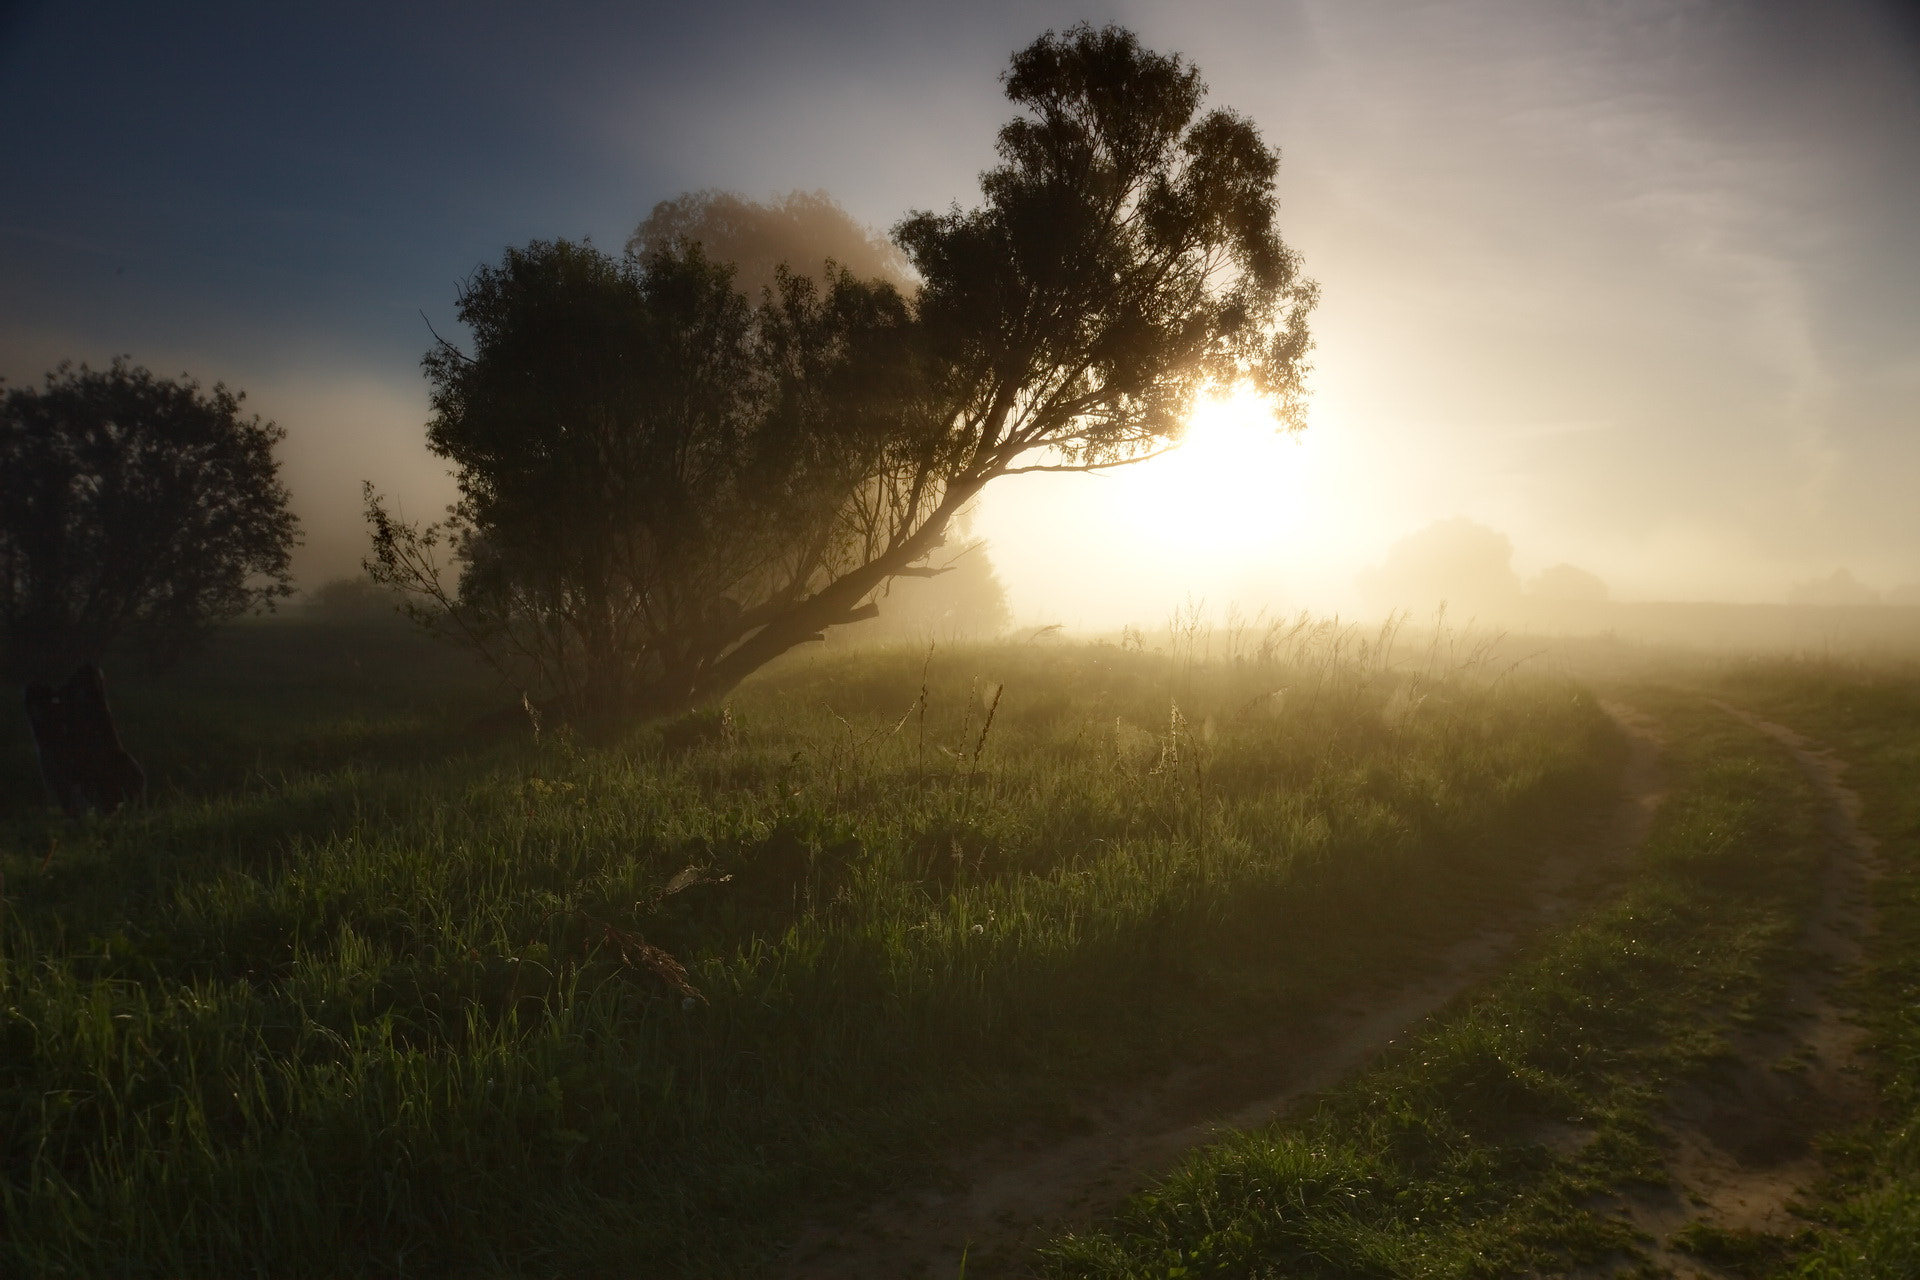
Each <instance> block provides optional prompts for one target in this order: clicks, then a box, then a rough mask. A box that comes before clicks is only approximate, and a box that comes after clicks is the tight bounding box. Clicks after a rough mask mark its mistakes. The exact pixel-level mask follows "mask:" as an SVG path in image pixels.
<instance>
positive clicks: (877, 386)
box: [369, 26, 1314, 718]
mask: <svg viewBox="0 0 1920 1280" xmlns="http://www.w3.org/2000/svg"><path fill="white" fill-rule="evenodd" d="M1004 85H1005V89H1006V93H1007V96H1008V98H1009V99H1010V100H1011V101H1012V102H1013V103H1014V105H1015V106H1016V107H1017V108H1018V109H1019V114H1018V115H1017V116H1016V117H1015V118H1014V119H1013V120H1012V121H1011V122H1009V123H1008V124H1007V125H1006V126H1005V127H1004V128H1003V129H1002V130H1001V132H1000V137H999V144H998V152H999V157H1000V163H999V164H998V165H997V166H996V167H995V168H993V169H991V170H989V171H988V172H987V173H986V174H984V175H983V176H982V179H981V189H982V200H981V203H980V204H979V205H978V206H977V207H975V208H972V209H966V210H963V209H960V208H957V207H956V208H953V209H951V210H949V211H948V212H946V213H931V212H922V213H915V214H912V215H910V216H909V217H907V218H906V219H905V220H903V221H902V222H901V223H900V224H899V225H898V226H897V227H896V228H895V229H894V233H893V234H894V240H895V242H896V243H897V245H898V246H899V247H900V249H901V251H902V252H903V253H904V254H905V256H906V258H907V260H908V262H909V263H910V264H911V267H912V269H913V271H914V273H916V274H917V276H918V288H917V289H914V290H912V291H911V292H907V291H903V290H902V289H901V288H900V287H898V286H897V285H896V284H895V283H893V282H890V281H888V280H885V279H862V278H860V277H859V276H857V275H856V274H855V273H854V272H852V271H850V270H847V269H846V268H845V267H844V266H829V267H826V268H825V269H823V271H822V272H821V274H820V275H818V276H815V275H812V274H807V275H798V274H795V273H794V271H793V270H789V269H786V268H781V269H779V270H777V271H776V272H775V274H774V277H773V283H772V284H771V285H769V286H768V287H766V288H764V289H763V290H762V291H761V296H760V300H759V303H758V305H754V304H752V303H750V302H749V300H748V299H747V298H746V297H745V296H744V295H743V293H742V292H741V291H740V290H738V289H737V288H735V287H734V281H733V274H732V268H731V266H730V265H729V264H727V263H725V262H723V261H719V260H716V258H715V256H714V251H713V247H712V246H709V245H707V244H705V243H704V242H703V241H701V240H700V239H697V238H696V233H697V232H698V231H699V230H700V228H701V227H702V226H710V225H712V223H713V221H714V220H713V219H712V218H711V217H707V216H705V215H702V214H701V209H702V208H703V207H704V206H701V205H699V204H698V203H697V202H695V203H694V204H690V205H688V206H687V207H686V208H681V209H677V210H675V209H670V210H668V212H669V213H671V214H672V216H671V217H665V216H662V215H661V214H660V212H659V211H656V225H655V226H654V232H653V233H652V234H642V235H640V236H638V237H637V239H636V243H635V245H634V246H632V247H631V248H630V250H629V253H628V255H627V256H626V257H625V258H619V259H616V258H613V257H611V256H610V255H607V254H604V253H602V252H600V251H599V250H597V249H594V248H593V247H591V246H588V245H577V244H570V243H566V242H537V243H535V244H532V245H529V246H527V247H526V248H524V249H512V250H509V251H508V252H507V254H506V255H505V257H504V259H503V260H502V262H501V263H500V265H498V266H495V267H487V268H483V269H482V270H480V271H479V272H478V273H477V274H476V275H475V276H474V277H473V279H472V280H471V281H470V282H469V283H468V285H467V286H466V288H465V289H464V290H463V292H462V294H461V296H460V316H461V319H462V320H463V321H464V322H465V323H466V325H467V327H468V329H469V331H470V333H471V334H472V344H471V349H470V350H467V351H461V350H457V349H455V348H453V347H451V346H448V345H445V344H442V345H440V346H437V347H436V348H435V349H434V350H433V351H432V352H430V353H429V354H428V356H427V358H426V370H427V374H428V377H429V378H430V380H431V381H432V383H433V386H434V395H433V405H434V411H435V414H434V418H433V421H432V424H431V426H430V435H429V440H430V444H431V447H432V448H433V449H434V450H435V451H436V452H438V453H439V454H441V455H442V456H444V457H446V458H448V459H449V460H450V461H452V462H453V464H454V466H455V473H456V475H457V477H458V479H459V482H460V485H461V493H462V498H461V502H460V503H459V505H458V506H457V507H456V508H455V510H454V511H453V513H452V516H451V519H450V521H449V522H448V523H447V524H446V525H443V526H440V527H437V528H430V529H425V530H422V529H417V528H413V527H411V526H407V525H405V524H402V523H401V522H399V521H397V520H395V519H394V518H392V516H391V515H390V514H389V513H388V512H386V511H385V509H384V508H383V507H382V506H381V504H380V503H379V501H378V499H377V497H373V495H371V493H370V509H369V514H370V516H371V518H372V520H373V523H374V528H375V555H374V558H373V560H372V561H371V562H370V566H369V567H370V568H371V569H372V570H373V571H374V572H375V574H376V575H377V576H379V577H380V578H382V579H383V580H384V581H387V582H389V583H393V584H396V585H400V586H403V587H407V588H410V589H412V590H413V591H415V592H416V594H417V595H418V596H420V597H422V598H423V600H424V602H425V609H424V615H423V616H425V617H427V619H428V620H429V621H431V622H433V623H435V624H436V625H439V626H442V627H444V628H450V629H452V630H453V631H455V632H457V633H458V634H460V635H462V636H464V637H466V638H467V639H469V640H471V641H473V642H474V643H476V644H478V645H479V646H480V647H481V648H482V650H483V651H485V652H487V653H489V655H490V656H493V657H494V658H495V660H496V661H497V662H500V663H501V664H502V666H503V667H513V668H516V669H517V673H524V674H525V676H526V677H527V678H528V679H529V680H531V681H532V682H535V683H538V684H539V685H540V686H541V688H542V689H543V690H544V691H546V692H548V693H551V694H552V695H553V696H555V697H556V698H558V699H559V700H560V701H561V702H563V703H564V704H567V705H569V706H571V707H573V708H575V709H576V710H577V711H579V712H581V713H583V714H586V713H593V714H602V715H609V716H613V717H617V718H620V717H626V716H630V715H633V714H647V713H653V712H661V711H668V710H673V709H677V708H680V707H683V706H686V705H689V704H691V703H694V702H698V701H701V700H703V699H707V698H711V697H715V696H719V695H722V694H724V693H725V692H727V691H728V690H730V689H731V688H732V687H733V686H734V685H736V684H737V683H738V682H739V681H740V680H741V679H742V678H744V677H745V676H746V675H747V674H749V673H750V672H752V671H754V670H756V669H757V668H759V667H760V666H762V665H764V664H765V663H766V662H768V661H769V660H771V659H772V658H774V657H777V656H778V655H780V654H781V653H784V652H786V651H787V650H789V649H791V648H793V647H794V646H795V645H798V644H801V643H804V642H806V641H808V640H810V639H814V638H817V637H819V636H820V635H821V634H823V633H824V631H825V629H826V628H828V627H832V626H838V625H843V624H845V623H848V622H852V621H856V620H859V619H861V618H865V617H871V616H873V615H874V613H875V612H876V611H877V609H878V608H879V607H880V606H879V604H878V603H876V594H877V593H878V592H879V591H880V590H881V589H882V588H883V587H884V586H885V585H886V584H887V583H888V582H889V581H890V580H891V579H893V578H896V577H899V576H903V575H906V576H927V575H931V574H933V573H937V572H939V571H940V566H936V565H930V564H928V563H927V561H928V560H929V558H930V557H932V556H933V555H934V554H935V553H936V552H937V551H938V550H939V548H940V547H941V546H942V545H943V543H944V541H945V537H946V533H947V530H948V528H949V526H950V525H951V524H952V523H953V521H954V519H955V518H956V516H958V515H959V514H960V513H961V512H962V511H963V510H964V509H965V508H966V506H967V504H968V503H970V502H971V501H972V500H973V499H974V497H975V496H976V495H977V494H978V493H979V492H980V490H981V489H982V488H983V487H984V486H985V485H987V484H988V483H990V482H991V481H993V480H994V479H996V478H998V477H1000V476H1005V475H1015V474H1021V473H1025V472H1032V471H1086V470H1094V469H1098V468H1103V467H1110V466H1117V465H1123V464H1126V463H1129V462H1134V461H1138V460H1140V459H1141V458H1144V457H1147V456H1150V455H1151V454H1152V453H1154V452H1155V451H1157V450H1158V449H1161V448H1164V447H1166V446H1168V445H1169V444H1170V443H1171V442H1172V441H1173V440H1174V439H1175V438H1177V436H1178V434H1179V432H1180V431H1181V429H1182V427H1183V425H1184V422H1185V420H1186V417H1187V415H1188V412H1189V411H1190V409H1191V408H1192V405H1193V402H1194V400H1195V398H1196V397H1197V396H1198V395H1199V394H1201V393H1202V392H1203V391H1204V390H1205V389H1207V388H1209V387H1215V386H1225V385H1229V384H1234V383H1239V382H1248V383H1251V384H1252V385H1254V386H1255V387H1257V388H1259V389H1260V390H1261V391H1263V392H1265V393H1266V394H1267V395H1268V396H1270V397H1271V400H1272V403H1273V404H1274V407H1275V413H1276V417H1277V420H1278V424H1279V425H1280V426H1283V427H1286V426H1297V425H1298V421H1299V411H1300V404H1301V401H1300V397H1301V381H1302V377H1303V375H1304V372H1305V368H1306V365H1305V357H1306V353H1307V350H1308V345H1309V343H1308V336H1307V328H1306V316H1307V313H1308V311H1309V310H1310V309H1311V307H1312V305H1313V301H1314V289H1313V286H1312V285H1311V284H1309V283H1307V282H1306V281H1304V280H1303V279H1302V278H1301V277H1300V274H1299V266H1298V262H1297V260H1296V258H1295V256H1294V254H1293V253H1292V252H1291V251H1290V250H1289V249H1288V248H1287V247H1286V245H1285V244H1284V243H1283V242H1282V240H1281V239H1280V237H1279V234H1278V232H1277V230H1276V228H1275V199H1274V190H1273V188H1274V178H1275V174H1276V172H1277V168H1278V156H1277V155H1276V153H1275V152H1274V151H1273V150H1272V149H1271V148H1269V147H1268V146H1267V145H1266V144H1265V142H1263V141H1262V139H1261V137H1260V135H1259V132H1258V131H1257V130H1256V129H1255V128H1254V126H1253V125H1252V124H1251V123H1250V122H1248V121H1246V120H1245V119H1243V118H1241V117H1239V116H1236V115H1234V114H1233V113H1231V112H1229V111H1225V110H1221V109H1213V110H1205V109H1203V106H1204V98H1205V86H1204V85H1203V84H1202V82H1201V80H1200V76H1199V72H1198V71H1197V70H1196V69H1195V68H1194V67H1193V66H1192V65H1191V64H1189V63H1187V62H1186V61H1185V60H1184V59H1181V58H1179V57H1176V56H1171V55H1165V54H1159V53H1155V52H1152V51H1150V50H1147V49H1144V48H1142V47H1141V45H1140V43H1139V41H1138V40H1137V39H1136V38H1135V37H1134V36H1133V34H1132V33H1130V32H1128V31H1126V30H1123V29H1121V28H1118V27H1103V28H1097V29H1096V28H1093V27H1087V26H1080V27H1075V28H1072V29H1070V30H1068V31H1066V32H1064V33H1048V34H1047V35H1045V36H1042V37H1041V38H1040V39H1039V40H1036V41H1035V42H1034V43H1033V44H1031V45H1029V46H1028V47H1027V48H1026V49H1024V50H1021V51H1020V52H1019V53H1017V54H1016V55H1015V56H1014V58H1013V60H1012V64H1011V66H1010V67H1009V69H1008V71H1007V73H1006V75H1005V76H1004ZM711 212H712V210H711V209H708V210H707V213H708V214H710V213H711ZM722 221H723V222H724V220H722ZM645 232H646V227H644V226H643V233H645ZM714 238H715V239H719V240H724V237H718V236H716V237H714ZM722 248H723V249H724V244H723V246H722ZM814 265H815V264H813V263H807V264H804V269H806V270H808V271H809V272H811V271H812V269H813V267H814ZM443 547H450V548H451V549H452V551H453V553H454V557H455V559H456V560H457V561H458V563H459V565H460V577H459V581H458V583H457V586H450V585H448V584H446V583H445V582H444V581H443V579H442V577H441V573H442V570H443V569H444V568H445V567H446V566H444V565H443V564H442V563H441V562H440V559H439V550H440V549H441V548H443Z"/></svg>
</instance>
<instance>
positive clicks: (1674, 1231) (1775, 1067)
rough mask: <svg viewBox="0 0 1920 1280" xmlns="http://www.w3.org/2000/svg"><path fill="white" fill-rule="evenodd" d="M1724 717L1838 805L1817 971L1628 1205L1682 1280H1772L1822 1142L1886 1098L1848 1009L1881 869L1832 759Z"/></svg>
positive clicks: (1794, 988)
mask: <svg viewBox="0 0 1920 1280" xmlns="http://www.w3.org/2000/svg"><path fill="white" fill-rule="evenodd" d="M1716 705H1718V706H1719V707H1720V708H1721V709H1722V710H1724V711H1726V712H1727V713H1728V714H1729V715H1732V716H1734V717H1735V718H1736V719H1739V720H1741V721H1743V722H1745V723H1746V724H1749V725H1751V726H1752V727H1754V728H1755V729H1758V730H1760V731H1761V732H1762V733H1765V734H1767V735H1768V736H1770V737H1772V738H1774V739H1776V740H1778V741H1779V742H1781V743H1782V744H1783V745H1785V746H1786V748H1787V749H1788V750H1789V751H1790V752H1792V753H1793V757H1794V759H1795V760H1796V761H1797V762H1798V763H1799V765H1800V768H1801V769H1802V770H1803V771H1804V772H1805V774H1806V775H1807V778H1808V779H1809V780H1810V781H1811V782H1812V783H1813V784H1814V786H1815V787H1816V788H1817V789H1818V790H1819V792H1820V794H1821V795H1822V797H1823V798H1824V799H1825V800H1826V809H1827V811H1826V828H1827V833H1828V837H1829V841H1830V845H1829V851H1828V856H1827V859H1826V862H1825V864H1824V867H1823V869H1822V873H1821V880H1820V896H1819V899H1818V901H1817V902H1816V903H1815V906H1814V910H1813V913H1812V915H1811V917H1810V918H1809V920H1808V923H1807V928H1806V933H1805V935H1804V937H1803V938H1802V940H1801V941H1802V946H1803V948H1804V950H1805V952H1806V954H1807V957H1808V963H1807V964H1806V965H1804V966H1803V967H1801V968H1800V969H1799V971H1798V972H1797V973H1796V974H1795V975H1794V976H1793V978H1792V979H1791V981H1790V982H1789V984H1788V988H1787V992H1786V998H1785V1001H1784V1003H1783V1007H1782V1009H1781V1011H1780V1016H1779V1017H1778V1018H1777V1019H1768V1020H1767V1021H1766V1022H1765V1023H1763V1024H1756V1025H1751V1026H1746V1027H1742V1028H1739V1029H1737V1030H1736V1031H1735V1033H1734V1034H1733V1036H1732V1037H1731V1040H1732V1044H1731V1053H1730V1055H1729V1057H1728V1059H1727V1061H1726V1062H1725V1063H1723V1064H1721V1065H1720V1066H1719V1067H1718V1068H1717V1069H1716V1070H1715V1071H1714V1072H1713V1073H1712V1075H1711V1076H1710V1077H1709V1079H1708V1080H1706V1081H1704V1082H1701V1083H1697V1084H1694V1085H1690V1086H1689V1087H1687V1088H1685V1089H1683V1090H1682V1091H1681V1092H1680V1094H1679V1095H1678V1096H1677V1097H1676V1098H1675V1099H1674V1102H1673V1105H1672V1107H1671V1109H1670V1111H1669V1114H1668V1116H1667V1120H1666V1128H1667V1132H1668V1136H1669V1138H1670V1139H1671V1141H1672V1155H1671V1157H1670V1158H1669V1161H1668V1173H1669V1176H1670V1177H1671V1179H1672V1185H1671V1186H1670V1187H1669V1188H1667V1189H1665V1190H1663V1191H1661V1192H1659V1193H1656V1194H1649V1195H1644V1196H1640V1197H1636V1198H1634V1199H1633V1200H1632V1201H1630V1202H1628V1203H1625V1204H1623V1205H1622V1206H1621V1209H1622V1211H1623V1212H1625V1213H1626V1214H1627V1215H1628V1216H1629V1217H1630V1218H1631V1219H1632V1220H1633V1222H1634V1224H1635V1225H1636V1226H1637V1227H1639V1228H1640V1229H1641V1230H1642V1231H1644V1232H1645V1233H1646V1234H1647V1236H1648V1237H1649V1238H1650V1239H1651V1240H1652V1241H1653V1242H1654V1243H1653V1246H1652V1247H1651V1248H1650V1249H1649V1253H1650V1254H1651V1255H1652V1260H1653V1262H1654V1263H1655V1265H1656V1267H1660V1268H1665V1271H1666V1274H1669V1275H1671V1276H1673V1277H1675V1280H1692V1278H1694V1277H1706V1278H1711V1280H1722V1278H1725V1277H1742V1276H1748V1275H1762V1274H1765V1273H1766V1271H1767V1270H1768V1269H1769V1265H1770V1263H1771V1262H1772V1261H1774V1260H1775V1259H1777V1258H1778V1256H1779V1255H1780V1253H1781V1251H1782V1249H1783V1248H1784V1245H1785V1242H1786V1240H1787V1238H1788V1237H1790V1236H1792V1235H1793V1234H1794V1233H1796V1232H1798V1231H1801V1230H1803V1229H1805V1228H1806V1226H1807V1225H1808V1224H1807V1222H1806V1221H1805V1220H1804V1219H1802V1218H1800V1217H1799V1216H1798V1215H1797V1214H1796V1213H1795V1211H1794V1206H1795V1203H1796V1201H1798V1200H1801V1199H1803V1198H1804V1197H1805V1196H1806V1194H1807V1193H1808V1191H1809V1190H1810V1189H1811V1188H1813V1187H1814V1186H1815V1185H1816V1184H1817V1183H1818V1181H1819V1180H1820V1177H1821V1174H1822V1169H1821V1164H1820V1159H1819V1154H1818V1152H1817V1150H1816V1148H1815V1142H1816V1140H1817V1139H1818V1138H1819V1137H1820V1136H1821V1135H1823V1134H1828V1133H1833V1132H1835V1131H1838V1130H1843V1129H1846V1128H1848V1127H1850V1126H1852V1125H1854V1124H1857V1123H1859V1122H1860V1121H1861V1120H1863V1119H1865V1118H1866V1115H1867V1112H1868V1109H1869V1108H1870V1107H1871V1105H1872V1100H1873V1095H1872V1088H1871V1084H1870V1082H1869V1080H1868V1079H1867V1077H1866V1075H1865V1073H1864V1072H1863V1070H1862V1069H1861V1063H1860V1049H1861V1043H1862V1041H1863V1039H1864V1036H1865V1032H1864V1031H1863V1030H1862V1028H1861V1027H1860V1026H1859V1025H1858V1024H1857V1023H1855V1022H1854V1021H1852V1020H1851V1019H1850V1017H1849V1016H1848V1013H1849V1011H1848V1009H1847V1007H1846V1005H1845V1003H1844V1000H1843V998H1842V997H1843V987H1844V979H1845V978H1846V977H1847V975H1849V974H1850V973H1852V972H1853V971H1855V970H1856V969H1857V968H1858V966H1859V964H1860V961H1861V948H1862V940H1863V939H1864V938H1865V937H1866V935H1867V934H1868V933H1869V932H1870V930H1871V929H1872V927H1873V908H1872V900H1871V897H1870V893H1869V890H1870V886H1871V882H1872V879H1873V877H1874V876H1875V874H1877V871H1878V864H1877V859H1876V855H1875V847H1874V841H1873V838H1872V837H1871V836H1869V835H1867V834H1866V833H1865V832H1863V831H1862V830H1861V829H1860V826H1859V815H1860V797H1859V796H1858V795H1857V794H1855V793H1854V792H1853V791H1852V790H1851V789H1850V788H1849V787H1847V786H1846V784H1845V783H1844V782H1843V781H1842V780H1841V779H1842V776H1843V774H1844V773H1845V770H1846V764H1845V762H1843V761H1841V760H1839V759H1838V758H1836V757H1835V756H1834V755H1833V754H1832V753H1831V752H1829V751H1827V750H1826V749H1824V748H1822V747H1819V746H1817V745H1816V744H1814V743H1811V742H1809V741H1807V740H1806V739H1805V738H1802V737H1801V736H1800V735H1799V734H1797V733H1795V732H1793V730H1791V729H1788V728H1786V727H1784V726H1782V725H1777V724H1773V723H1771V722H1770V721H1766V720H1762V719H1759V718H1758V717H1756V716H1753V715H1750V714H1748V713H1747V712H1744V711H1742V710H1740V709H1738V708H1736V707H1731V706H1728V705H1727V704H1725V703H1718V704H1716ZM1683 1246H1686V1247H1683Z"/></svg>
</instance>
